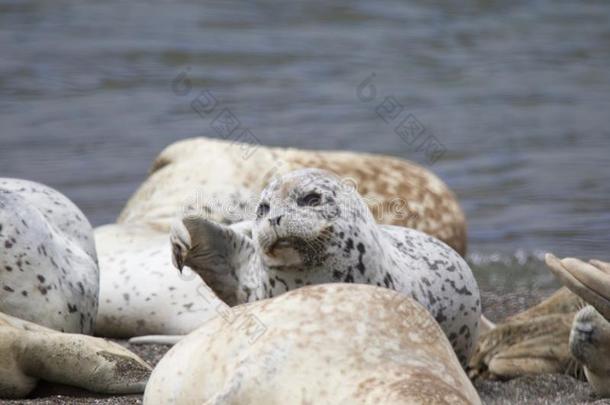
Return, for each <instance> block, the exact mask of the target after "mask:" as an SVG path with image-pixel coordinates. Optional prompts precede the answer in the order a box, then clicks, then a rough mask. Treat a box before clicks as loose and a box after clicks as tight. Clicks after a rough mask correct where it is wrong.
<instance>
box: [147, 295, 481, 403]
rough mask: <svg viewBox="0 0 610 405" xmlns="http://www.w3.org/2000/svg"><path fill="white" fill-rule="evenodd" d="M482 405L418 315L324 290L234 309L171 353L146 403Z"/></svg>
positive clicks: (380, 299) (396, 298)
mask: <svg viewBox="0 0 610 405" xmlns="http://www.w3.org/2000/svg"><path fill="white" fill-rule="evenodd" d="M184 403H193V404H203V403H205V404H210V405H212V404H214V405H220V404H267V405H280V404H287V403H291V404H293V403H294V404H297V403H298V404H319V405H325V404H329V405H331V404H332V405H334V404H354V405H358V404H384V405H399V404H405V405H406V404H416V403H426V404H451V405H454V404H480V403H481V401H480V399H479V397H478V395H477V392H476V391H475V389H474V387H473V386H472V384H471V382H470V381H469V380H468V377H467V376H466V374H465V373H464V371H463V370H462V367H461V366H460V363H459V361H458V359H457V357H456V355H455V353H454V352H453V350H452V348H451V345H450V344H449V341H448V340H447V338H446V337H445V335H444V333H443V332H442V330H441V329H440V327H439V326H438V324H437V323H436V322H435V320H434V318H432V316H431V315H430V314H429V312H428V311H427V310H426V309H424V308H423V307H422V306H421V305H419V304H418V303H416V302H415V301H413V300H412V299H410V298H407V297H404V296H402V295H400V294H398V293H396V292H394V291H391V290H388V289H385V288H378V287H373V286H368V285H356V284H325V285H318V286H310V287H305V288H300V289H298V290H294V291H291V292H289V293H286V294H283V295H281V296H279V297H275V298H272V299H268V300H263V301H257V302H255V303H251V304H246V305H241V306H238V307H234V308H231V309H230V310H228V311H227V312H224V313H223V314H222V315H221V316H218V317H217V318H215V319H213V320H211V321H209V322H207V323H205V324H204V325H203V326H201V327H200V328H198V329H197V330H196V331H194V332H192V333H191V334H190V335H188V336H187V337H186V338H185V339H184V340H182V341H181V342H180V343H178V344H177V345H176V346H174V347H173V348H172V349H171V350H170V351H169V352H168V353H167V354H166V355H165V356H164V357H163V359H162V360H161V361H160V362H159V364H158V365H157V367H156V368H155V370H154V371H153V374H152V375H151V378H150V380H149V383H148V385H147V386H146V392H145V394H144V404H145V405H153V404H154V405H156V404H168V405H170V404H184Z"/></svg>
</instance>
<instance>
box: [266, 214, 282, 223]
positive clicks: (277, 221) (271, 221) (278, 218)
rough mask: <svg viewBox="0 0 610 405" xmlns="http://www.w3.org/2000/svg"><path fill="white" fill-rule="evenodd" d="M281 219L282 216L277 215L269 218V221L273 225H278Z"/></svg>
mask: <svg viewBox="0 0 610 405" xmlns="http://www.w3.org/2000/svg"><path fill="white" fill-rule="evenodd" d="M281 220H282V216H281V215H278V216H277V217H275V218H269V223H270V224H271V225H273V226H279V225H280V221H281Z"/></svg>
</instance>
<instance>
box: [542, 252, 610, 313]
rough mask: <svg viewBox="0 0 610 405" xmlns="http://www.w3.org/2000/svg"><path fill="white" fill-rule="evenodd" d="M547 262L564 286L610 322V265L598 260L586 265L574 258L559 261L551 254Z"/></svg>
mask: <svg viewBox="0 0 610 405" xmlns="http://www.w3.org/2000/svg"><path fill="white" fill-rule="evenodd" d="M545 261H546V264H547V266H549V269H551V271H552V272H553V274H555V275H556V276H557V278H559V280H560V281H561V283H562V284H563V285H565V286H566V287H568V288H569V289H570V290H571V291H572V292H574V293H575V294H577V295H579V296H580V297H581V298H582V299H584V300H585V301H586V302H587V303H588V304H591V305H592V306H594V307H595V309H597V310H598V311H599V313H600V314H602V315H603V316H604V317H605V318H606V319H609V320H610V265H609V264H608V263H604V262H600V261H597V260H593V261H591V262H589V263H585V262H583V261H580V260H578V259H573V258H565V259H561V260H559V259H558V258H557V257H555V256H553V255H552V254H550V253H547V254H546V256H545Z"/></svg>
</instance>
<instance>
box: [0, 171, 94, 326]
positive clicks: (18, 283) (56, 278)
mask: <svg viewBox="0 0 610 405" xmlns="http://www.w3.org/2000/svg"><path fill="white" fill-rule="evenodd" d="M0 274H1V275H2V276H1V277H0V311H2V312H4V313H6V314H8V315H12V316H15V317H18V318H21V319H24V320H28V321H31V322H35V323H37V324H40V325H44V326H47V327H49V328H52V329H55V330H59V331H65V332H77V333H85V334H91V333H93V328H94V322H95V317H96V314H97V307H98V290H99V274H98V265H97V256H96V251H95V245H94V241H93V232H92V229H91V225H90V224H89V222H88V221H87V219H86V218H85V216H84V215H83V213H82V212H81V211H80V210H79V209H78V208H77V207H76V206H75V205H74V204H73V203H72V202H71V201H69V200H68V199H67V198H66V197H64V196H63V195H61V194H60V193H58V192H57V191H55V190H53V189H51V188H49V187H46V186H44V185H41V184H38V183H34V182H30V181H25V180H17V179H0Z"/></svg>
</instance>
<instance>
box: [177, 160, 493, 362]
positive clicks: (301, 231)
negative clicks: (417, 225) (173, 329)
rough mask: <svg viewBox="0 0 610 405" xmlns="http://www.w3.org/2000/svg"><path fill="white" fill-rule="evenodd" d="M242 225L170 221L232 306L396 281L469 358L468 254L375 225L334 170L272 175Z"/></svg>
mask: <svg viewBox="0 0 610 405" xmlns="http://www.w3.org/2000/svg"><path fill="white" fill-rule="evenodd" d="M239 226H240V229H239V230H236V229H234V228H231V227H227V226H224V225H222V224H218V223H215V222H213V221H210V220H208V219H207V218H204V217H203V216H199V215H191V214H189V213H187V214H186V215H185V216H184V217H183V218H182V220H179V221H177V222H176V224H175V225H174V226H173V227H172V230H171V236H170V240H171V242H172V251H173V260H174V264H175V265H176V267H178V268H179V269H182V268H183V267H184V266H185V265H186V266H189V267H190V268H191V269H192V270H193V271H195V272H196V273H197V274H199V275H200V276H201V277H202V279H203V280H204V282H205V283H206V284H207V285H208V286H209V287H210V288H211V289H212V290H213V291H214V292H215V293H216V294H217V295H218V296H219V297H220V298H221V299H222V300H223V301H225V302H226V303H227V304H229V305H231V306H232V305H236V304H241V303H246V302H252V301H256V300H259V299H263V298H270V297H274V296H277V295H279V294H282V293H284V292H286V291H289V290H293V289H296V288H299V287H302V286H305V285H310V284H321V283H331V282H346V283H361V284H372V285H377V286H382V287H386V288H390V289H394V290H396V291H399V292H401V293H403V294H405V295H408V296H411V297H413V298H414V299H415V300H416V301H418V302H419V303H420V304H422V305H423V306H424V307H426V308H427V309H428V310H429V311H430V313H431V314H432V315H433V316H434V318H435V319H436V320H437V321H438V322H439V324H440V325H441V327H442V328H443V330H444V331H445V333H446V334H447V336H448V337H449V340H450V342H451V344H452V345H453V347H454V349H455V350H456V353H457V354H458V357H459V358H460V360H461V361H462V362H465V361H466V360H467V359H468V358H469V356H470V354H471V352H472V350H473V345H474V343H475V342H476V341H477V338H478V334H479V318H480V316H481V305H480V296H479V289H478V286H477V283H476V280H475V279H474V276H473V274H472V272H471V270H470V268H469V267H468V265H467V264H466V262H465V261H464V260H463V259H462V257H461V256H460V255H459V254H458V253H456V252H455V251H454V250H453V249H451V248H450V247H449V246H447V245H446V244H444V243H443V242H441V241H439V240H437V239H435V238H433V237H431V236H429V235H426V234H424V233H421V232H419V231H416V230H413V229H408V228H403V227H397V226H391V225H378V224H377V223H376V222H375V220H374V218H373V215H372V213H371V212H370V210H369V209H368V207H367V205H366V204H365V203H364V201H363V200H362V198H361V197H360V195H358V193H356V192H355V191H353V190H351V189H347V190H346V189H345V188H344V187H343V186H342V183H341V181H340V179H339V178H338V177H336V176H334V175H333V174H331V173H329V172H326V171H323V170H319V169H302V170H297V171H294V172H291V173H288V174H285V175H283V176H280V177H278V178H276V179H275V180H273V181H272V182H271V183H270V184H269V186H268V187H267V188H265V190H263V192H262V194H261V197H260V202H259V205H258V209H257V218H256V219H255V220H254V221H253V222H252V223H251V224H250V225H249V226H247V225H243V224H241V225H239ZM249 233H251V237H250V235H249Z"/></svg>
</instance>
